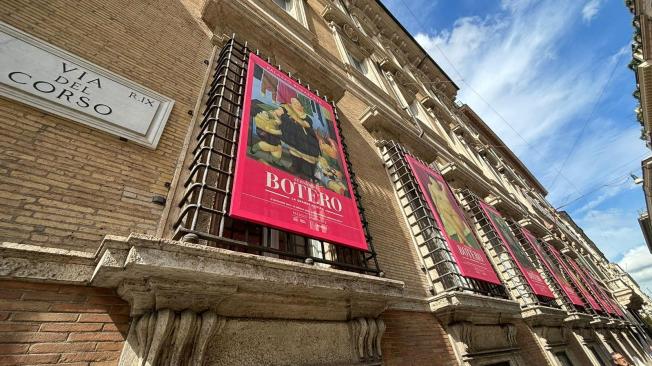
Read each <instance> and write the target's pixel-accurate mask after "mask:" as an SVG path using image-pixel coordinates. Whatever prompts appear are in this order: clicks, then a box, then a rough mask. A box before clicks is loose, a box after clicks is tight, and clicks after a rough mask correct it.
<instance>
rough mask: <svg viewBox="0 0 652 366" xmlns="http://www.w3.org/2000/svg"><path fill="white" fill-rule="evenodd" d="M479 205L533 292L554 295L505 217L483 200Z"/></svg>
mask: <svg viewBox="0 0 652 366" xmlns="http://www.w3.org/2000/svg"><path fill="white" fill-rule="evenodd" d="M480 207H482V210H483V211H484V213H485V214H486V215H487V217H488V218H489V222H490V223H491V226H492V227H493V229H494V231H495V232H496V233H497V234H498V237H499V238H500V240H501V241H502V242H503V245H504V246H505V248H506V249H507V252H508V253H509V254H510V256H511V257H512V259H513V260H514V262H516V265H517V266H518V268H519V269H520V270H521V273H523V276H524V277H525V280H526V281H527V283H528V284H529V285H530V287H531V288H532V291H534V293H535V294H537V295H539V296H544V297H548V298H551V299H552V298H554V297H555V295H554V294H553V293H552V291H551V290H550V288H549V287H548V285H547V284H546V282H545V281H544V280H543V278H542V277H541V274H540V273H539V271H537V269H536V268H535V267H534V264H533V263H532V261H530V258H528V256H527V254H526V253H525V251H524V250H523V247H521V245H520V244H519V243H518V241H517V240H516V238H515V237H514V234H512V232H511V230H510V229H509V226H508V225H507V222H505V219H503V217H502V216H501V215H500V213H499V212H498V211H496V210H495V209H494V208H493V207H491V206H489V205H487V204H486V203H484V202H480Z"/></svg>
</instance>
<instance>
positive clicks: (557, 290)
mask: <svg viewBox="0 0 652 366" xmlns="http://www.w3.org/2000/svg"><path fill="white" fill-rule="evenodd" d="M505 221H506V222H507V224H508V225H509V228H510V229H511V230H512V233H513V234H514V236H515V237H516V239H517V240H518V242H519V244H521V246H522V247H523V250H524V251H525V254H526V255H527V256H528V258H529V259H530V261H531V262H532V263H533V264H534V265H535V267H536V268H537V270H538V271H539V273H540V274H541V276H542V277H543V279H544V280H545V282H546V284H547V285H548V287H550V289H551V290H552V291H553V293H554V294H555V299H554V300H547V299H544V301H543V302H544V304H545V305H547V306H552V307H563V308H564V310H566V311H569V312H573V311H575V310H576V309H575V307H574V306H573V303H572V302H571V301H570V300H569V299H568V297H567V296H566V294H565V293H564V291H563V290H562V289H561V287H559V284H557V281H555V279H554V277H553V275H552V273H550V272H549V271H548V269H547V268H546V266H545V265H544V264H543V263H541V259H540V258H539V256H538V255H537V254H536V252H535V249H534V248H533V247H532V245H531V244H530V242H529V241H528V240H527V238H526V237H525V235H523V231H521V227H520V225H519V224H517V223H516V222H515V221H513V220H510V219H505ZM535 240H536V239H535Z"/></svg>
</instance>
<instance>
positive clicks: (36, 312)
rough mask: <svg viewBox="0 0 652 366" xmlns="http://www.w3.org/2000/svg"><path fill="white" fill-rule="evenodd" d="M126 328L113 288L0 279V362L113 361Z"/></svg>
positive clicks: (126, 314) (125, 315)
mask: <svg viewBox="0 0 652 366" xmlns="http://www.w3.org/2000/svg"><path fill="white" fill-rule="evenodd" d="M128 326H129V306H128V304H127V303H125V302H124V301H123V300H122V299H120V298H119V297H117V296H116V294H115V292H114V291H113V290H112V289H103V288H94V287H84V286H73V285H54V284H45V283H31V282H21V281H7V280H3V281H0V365H35V364H64V365H80V366H81V365H98V366H99V365H115V364H117V360H118V358H119V356H120V350H121V349H122V344H123V342H124V340H125V338H126V335H127V330H128Z"/></svg>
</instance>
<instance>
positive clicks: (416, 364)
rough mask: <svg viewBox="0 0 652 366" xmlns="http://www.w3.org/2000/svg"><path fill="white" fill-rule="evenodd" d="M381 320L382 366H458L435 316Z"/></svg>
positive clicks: (402, 314)
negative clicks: (384, 329) (382, 321)
mask: <svg viewBox="0 0 652 366" xmlns="http://www.w3.org/2000/svg"><path fill="white" fill-rule="evenodd" d="M382 319H383V320H384V321H385V325H386V326H387V329H386V331H385V335H384V336H383V341H382V350H383V360H384V365H386V366H421V365H437V366H453V365H457V361H456V359H455V353H454V351H453V348H452V346H451V345H450V343H449V342H448V336H447V335H446V333H445V332H444V329H443V328H442V327H441V324H439V322H438V321H437V319H436V318H435V317H434V315H432V314H430V313H417V312H407V311H387V312H385V313H383V315H382ZM532 365H534V364H532Z"/></svg>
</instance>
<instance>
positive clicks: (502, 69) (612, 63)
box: [415, 0, 645, 209]
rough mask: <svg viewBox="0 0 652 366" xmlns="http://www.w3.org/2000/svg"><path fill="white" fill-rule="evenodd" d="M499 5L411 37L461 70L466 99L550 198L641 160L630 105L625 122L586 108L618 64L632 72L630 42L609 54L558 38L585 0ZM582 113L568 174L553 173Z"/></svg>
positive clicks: (576, 192) (557, 199)
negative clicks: (581, 48)
mask: <svg viewBox="0 0 652 366" xmlns="http://www.w3.org/2000/svg"><path fill="white" fill-rule="evenodd" d="M501 5H502V9H504V10H503V11H500V12H499V13H496V14H489V15H486V16H483V17H477V16H475V17H463V18H460V19H458V20H457V21H456V22H455V23H454V25H453V27H452V29H448V30H442V31H439V32H434V33H429V34H426V33H420V34H417V36H416V37H415V38H416V39H417V41H418V42H419V43H420V44H421V45H422V46H423V47H424V48H425V49H426V50H427V51H428V52H429V53H430V54H431V55H432V56H433V58H434V59H435V60H436V61H438V62H439V64H440V65H441V66H442V67H443V68H444V69H445V70H446V71H447V73H448V74H449V75H450V76H451V77H453V79H456V82H457V84H458V85H460V88H461V90H460V99H461V100H462V101H464V102H466V103H468V104H469V105H470V106H471V107H472V108H473V109H474V110H475V111H476V112H477V113H478V114H479V115H480V116H482V117H483V119H484V120H485V121H486V122H487V123H488V124H489V126H490V127H491V128H492V129H493V130H494V131H496V133H497V134H498V135H499V136H500V137H501V138H502V139H503V141H505V142H506V143H507V145H508V146H509V147H511V148H512V149H513V150H514V152H515V153H516V154H517V155H518V156H519V157H520V158H521V159H522V160H523V161H524V162H525V163H526V164H527V165H528V167H529V168H530V169H531V170H532V171H534V172H535V173H536V174H537V177H538V178H539V180H540V181H541V182H542V183H543V184H544V185H545V186H547V188H549V190H550V193H549V195H548V198H549V200H550V201H552V202H553V203H554V204H556V205H561V204H562V203H565V202H567V201H568V200H572V199H574V198H576V197H578V196H580V195H582V194H583V193H586V192H587V191H590V190H591V189H593V188H595V187H596V186H597V185H600V183H601V182H609V181H612V180H613V179H614V178H616V175H621V176H622V175H623V174H624V173H625V170H626V169H634V168H636V165H635V164H636V159H637V158H638V157H639V156H641V155H642V154H643V152H644V151H645V147H644V146H643V144H642V143H637V141H639V140H638V135H639V131H638V127H637V125H636V123H635V122H634V118H633V114H632V115H631V119H632V120H631V123H630V124H625V127H623V121H622V120H620V121H615V120H609V119H605V118H600V116H599V113H598V114H597V115H594V116H590V112H591V110H592V109H593V108H594V105H595V103H596V101H597V99H598V96H599V95H600V92H601V91H602V90H603V88H604V87H605V85H606V84H607V81H609V79H610V75H611V73H612V71H615V74H614V78H617V77H618V76H619V75H623V74H625V73H627V72H628V70H627V69H626V66H625V65H626V63H627V60H628V55H629V52H630V51H629V47H628V46H624V47H621V48H619V49H618V50H616V51H615V52H614V53H613V54H612V55H610V56H608V57H605V56H604V55H603V54H601V55H596V54H592V53H591V52H582V53H581V54H580V55H577V56H572V58H569V57H571V56H569V55H568V54H567V53H563V52H564V50H563V49H562V47H564V45H565V42H567V40H569V39H570V37H569V34H571V33H572V32H573V31H574V30H573V27H574V26H576V24H577V21H578V19H581V18H580V17H581V13H582V10H583V7H582V3H580V2H575V1H556V0H542V1H529V0H504V1H503V2H502V3H501ZM566 46H568V45H566ZM570 47H571V48H575V47H576V46H574V45H570ZM590 50H591V49H588V51H590ZM458 72H459V73H458ZM460 74H461V77H460ZM611 82H612V84H610V85H609V88H606V89H605V93H606V94H605V95H604V96H603V98H602V100H601V103H600V104H599V105H597V110H598V112H599V109H600V106H601V105H602V104H604V103H605V101H607V100H609V96H608V93H609V92H610V90H611V88H612V87H613V79H612V80H611ZM469 85H470V87H469ZM632 85H633V84H632ZM476 92H477V94H479V95H480V96H478V95H477V94H476ZM485 101H487V102H488V103H489V104H490V105H491V106H492V107H493V108H491V107H489V106H488V105H487V103H485ZM494 109H495V110H497V111H498V112H499V113H500V116H499V115H497V114H496V113H495V112H494ZM501 116H502V117H504V119H505V120H506V121H507V122H508V123H509V124H510V125H511V126H512V127H513V128H514V129H515V130H516V131H518V133H516V132H514V131H513V130H512V128H510V127H509V126H508V125H507V124H506V123H505V122H504V121H503V119H502V118H501ZM589 117H591V118H590V119H589ZM585 121H588V122H587V127H586V130H585V131H584V133H583V135H582V136H581V138H580V139H579V143H578V144H577V145H575V147H574V148H573V151H572V154H571V155H570V159H569V160H568V162H567V163H566V164H565V165H564V167H563V170H562V175H561V176H560V177H559V178H558V179H555V176H556V175H557V170H558V169H559V168H560V167H561V165H562V162H563V160H564V159H565V157H566V155H567V154H569V152H570V151H571V147H572V146H573V145H574V143H575V139H576V138H577V136H578V134H579V133H580V130H581V129H582V126H583V125H584V123H585ZM523 140H525V141H527V143H525V142H524V141H523ZM619 167H620V170H619V169H617V168H619ZM614 174H616V175H614ZM553 181H554V185H552V182H553ZM620 191H622V189H620V190H614V189H612V190H611V191H610V192H611V194H613V195H616V194H618V193H619V192H620ZM606 198H608V197H607V196H605V197H604V198H602V201H604V199H606ZM598 203H599V202H598V201H595V202H594V205H597V204H598ZM589 208H590V207H587V209H589Z"/></svg>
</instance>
